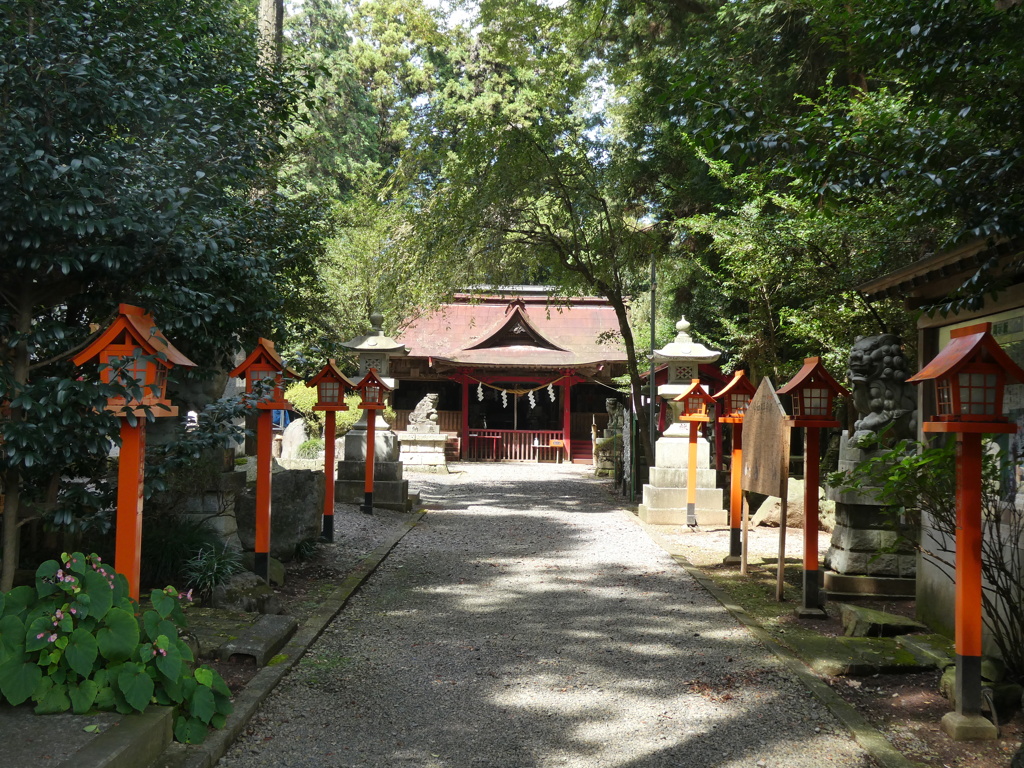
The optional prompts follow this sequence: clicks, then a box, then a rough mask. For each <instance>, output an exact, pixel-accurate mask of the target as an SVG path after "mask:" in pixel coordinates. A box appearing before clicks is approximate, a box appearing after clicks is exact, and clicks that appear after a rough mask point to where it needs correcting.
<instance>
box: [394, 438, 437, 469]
mask: <svg viewBox="0 0 1024 768" xmlns="http://www.w3.org/2000/svg"><path fill="white" fill-rule="evenodd" d="M396 434H397V436H398V444H399V446H400V452H399V456H398V460H399V461H400V462H401V463H402V465H403V466H404V467H405V468H406V469H413V470H417V471H420V472H438V473H442V474H448V462H447V460H446V459H445V457H444V446H445V443H446V442H447V441H448V435H442V434H439V433H437V432H434V433H427V432H411V431H410V432H397V433H396Z"/></svg>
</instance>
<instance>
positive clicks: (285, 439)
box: [281, 419, 309, 459]
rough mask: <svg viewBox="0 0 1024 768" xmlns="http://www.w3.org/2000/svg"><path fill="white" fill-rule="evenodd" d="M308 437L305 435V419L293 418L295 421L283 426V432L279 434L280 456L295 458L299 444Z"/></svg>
mask: <svg viewBox="0 0 1024 768" xmlns="http://www.w3.org/2000/svg"><path fill="white" fill-rule="evenodd" d="M308 439H309V438H308V437H306V420H305V419H295V421H293V422H292V423H291V424H289V425H288V426H287V427H285V428H284V433H283V434H282V435H281V458H282V459H294V458H296V453H297V452H298V450H299V446H300V445H302V444H303V443H304V442H306V440H308Z"/></svg>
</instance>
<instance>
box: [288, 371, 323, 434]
mask: <svg viewBox="0 0 1024 768" xmlns="http://www.w3.org/2000/svg"><path fill="white" fill-rule="evenodd" d="M316 397H317V395H316V387H307V386H306V385H305V384H304V383H303V382H301V381H297V382H295V383H294V384H292V385H291V386H290V387H288V389H286V390H285V391H284V398H285V400H287V401H288V402H289V403H291V404H292V406H294V408H295V410H297V411H298V412H299V413H300V414H301V415H302V418H303V419H305V421H306V435H307V436H309V435H313V436H316V435H320V434H322V433H323V431H324V412H323V411H314V410H313V406H314V405H316Z"/></svg>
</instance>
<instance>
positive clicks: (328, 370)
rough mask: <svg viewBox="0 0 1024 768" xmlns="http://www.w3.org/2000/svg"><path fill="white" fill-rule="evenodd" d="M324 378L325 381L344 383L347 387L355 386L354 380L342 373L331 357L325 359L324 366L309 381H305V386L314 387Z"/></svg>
mask: <svg viewBox="0 0 1024 768" xmlns="http://www.w3.org/2000/svg"><path fill="white" fill-rule="evenodd" d="M324 380H327V381H337V382H339V383H341V384H344V385H346V386H348V387H355V386H356V383H355V381H353V380H352V379H350V378H349V377H348V376H346V375H345V374H343V373H342V372H341V371H340V370H339V369H338V364H337V363H336V362H335V360H334V358H333V357H332V358H330V359H329V360H328V361H327V364H326V365H324V367H323V368H321V369H320V371H319V373H317V374H316V376H314V377H313V378H312V379H310V380H309V381H307V382H306V386H307V387H315V386H316V385H317V384H319V383H320V382H321V381H324Z"/></svg>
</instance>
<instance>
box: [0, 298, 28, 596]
mask: <svg viewBox="0 0 1024 768" xmlns="http://www.w3.org/2000/svg"><path fill="white" fill-rule="evenodd" d="M20 299H21V300H20V301H19V303H18V304H19V305H18V308H17V309H16V310H15V316H14V332H15V333H16V334H17V338H18V342H17V344H15V346H14V365H13V366H12V372H13V374H14V375H13V377H12V378H13V382H12V383H13V385H14V386H13V391H12V392H11V393H10V399H11V400H14V399H15V398H16V397H17V396H18V395H19V394H20V393H21V391H22V390H23V389H24V388H25V384H27V383H28V370H29V356H28V334H29V332H30V331H31V330H32V301H31V296H29V295H28V292H27V291H26V292H23V293H22V295H21V297H20ZM24 419H25V412H24V410H23V409H21V408H11V417H10V420H11V423H12V424H17V423H19V422H21V421H24ZM20 507H21V470H20V469H18V467H17V465H15V466H14V467H11V468H10V469H8V470H7V472H6V473H5V474H4V515H3V518H4V527H3V567H2V568H0V592H8V591H10V590H11V589H12V588H13V587H14V572H15V571H16V570H17V568H18V558H19V555H20V552H19V550H20V547H19V546H18V545H19V543H20V542H19V535H20V530H19V529H20V527H21V526H20V525H19V520H18V517H19V513H20Z"/></svg>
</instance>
